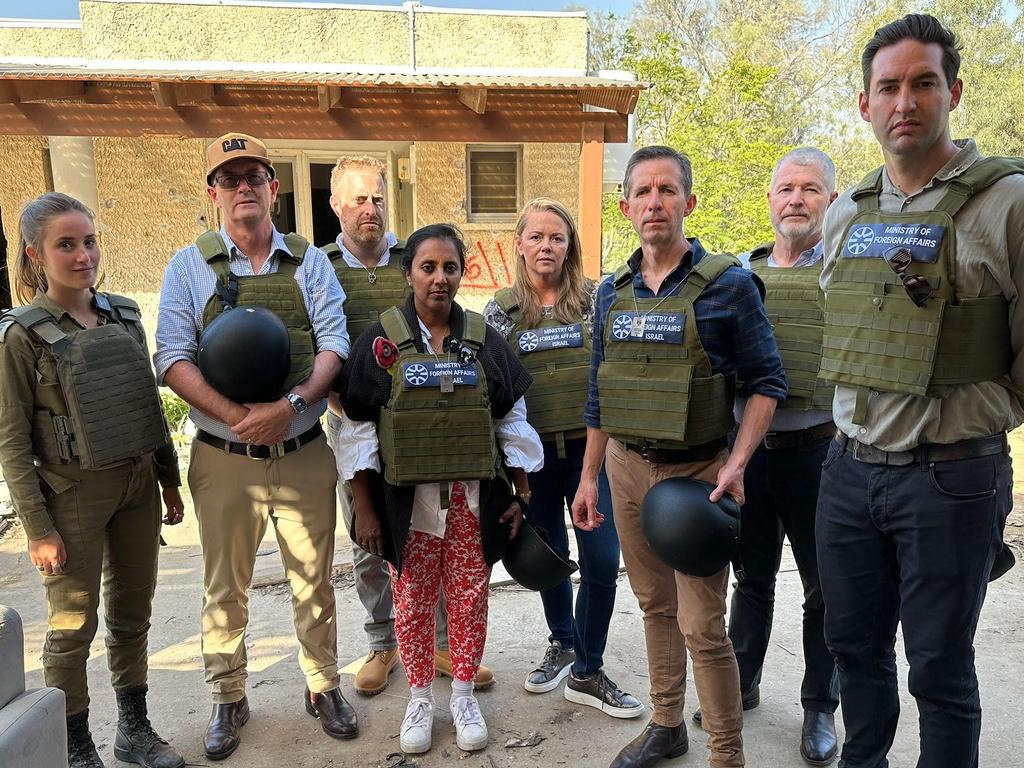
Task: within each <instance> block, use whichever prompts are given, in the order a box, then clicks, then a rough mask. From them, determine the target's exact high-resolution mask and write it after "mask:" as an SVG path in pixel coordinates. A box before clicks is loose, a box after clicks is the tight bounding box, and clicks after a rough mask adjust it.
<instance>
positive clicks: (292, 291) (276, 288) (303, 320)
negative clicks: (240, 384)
mask: <svg viewBox="0 0 1024 768" xmlns="http://www.w3.org/2000/svg"><path fill="white" fill-rule="evenodd" d="M284 239H285V244H286V245H287V246H288V251H289V253H288V254H287V255H285V254H281V256H280V260H279V263H278V267H277V272H274V273H272V274H268V275H246V276H241V277H240V276H236V275H233V274H232V273H231V269H230V266H229V263H228V255H227V249H226V248H225V246H224V240H223V239H222V238H221V236H220V233H218V232H206V233H204V234H203V235H201V236H200V237H199V239H198V240H196V245H197V246H198V247H199V252H200V253H201V254H202V255H203V258H204V259H206V261H207V263H208V264H209V265H210V269H212V270H213V271H214V273H215V274H216V275H217V283H218V287H219V288H220V287H222V286H224V285H225V284H226V283H227V282H228V281H230V283H231V284H232V286H233V288H232V291H231V292H232V297H231V298H232V300H233V306H239V307H240V306H256V307H265V308H266V309H269V310H270V311H271V312H273V313H274V314H275V315H277V316H278V317H279V318H281V321H282V322H283V323H284V324H285V326H286V327H287V328H288V339H289V342H290V343H291V370H290V372H289V373H288V378H287V379H286V380H285V383H284V387H283V388H282V391H281V394H282V395H284V394H285V393H286V392H289V391H290V390H291V389H292V388H293V387H295V386H296V385H298V384H301V383H302V382H304V381H306V380H307V379H308V378H309V377H310V376H311V375H312V374H313V362H314V360H315V358H316V346H315V344H314V339H313V328H312V325H311V323H310V321H309V313H308V311H307V310H306V302H305V300H304V299H303V298H302V290H301V289H300V288H299V284H298V283H297V282H296V281H295V271H296V269H297V268H298V265H299V264H301V263H302V260H303V257H304V256H305V253H306V249H307V248H308V247H309V242H308V241H307V240H306V239H305V238H303V237H301V236H299V235H295V234H289V235H285V236H284ZM296 254H298V255H296ZM223 311H224V304H223V301H222V300H221V298H220V297H219V296H218V294H217V292H214V294H213V295H212V296H210V298H209V299H208V300H207V302H206V307H205V308H204V311H203V325H204V327H205V326H207V325H209V324H210V323H211V322H213V319H214V318H215V317H217V315H219V314H220V313H221V312H223Z"/></svg>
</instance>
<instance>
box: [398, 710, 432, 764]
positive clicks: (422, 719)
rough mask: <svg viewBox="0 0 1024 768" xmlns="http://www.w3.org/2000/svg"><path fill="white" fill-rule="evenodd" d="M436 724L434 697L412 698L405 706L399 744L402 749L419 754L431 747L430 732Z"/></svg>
mask: <svg viewBox="0 0 1024 768" xmlns="http://www.w3.org/2000/svg"><path fill="white" fill-rule="evenodd" d="M433 725H434V701H433V700H432V699H410V700H409V706H407V707H406V708H405V719H404V720H402V730H401V732H400V735H399V738H398V744H399V746H400V747H401V749H402V751H403V752H405V753H407V754H410V755H418V754H419V753H420V752H426V751H427V750H428V749H430V736H431V734H430V732H431V729H432V728H433Z"/></svg>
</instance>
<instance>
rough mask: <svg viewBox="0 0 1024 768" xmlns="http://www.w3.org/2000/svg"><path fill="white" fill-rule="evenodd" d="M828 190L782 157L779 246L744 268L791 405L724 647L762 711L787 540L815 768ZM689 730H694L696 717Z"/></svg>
mask: <svg viewBox="0 0 1024 768" xmlns="http://www.w3.org/2000/svg"><path fill="white" fill-rule="evenodd" d="M835 186H836V172H835V166H834V165H833V164H832V160H831V159H830V158H829V156H828V155H826V154H825V153H824V152H822V151H821V150H820V149H816V148H814V147H800V148H799V149H794V150H792V151H790V152H788V153H786V154H785V155H784V156H783V157H782V158H781V159H780V160H779V161H778V163H776V164H775V170H774V172H773V173H772V181H771V186H770V188H769V189H768V207H769V209H770V211H771V220H772V229H774V230H775V239H774V240H773V241H772V242H770V243H766V244H765V245H761V246H759V247H757V248H755V249H754V250H753V251H752V252H750V254H748V255H746V256H744V257H741V260H743V261H745V265H746V266H748V267H749V268H750V269H751V270H753V271H754V272H756V273H757V275H758V276H759V277H760V278H761V279H762V280H763V281H764V283H765V287H766V288H767V291H768V293H767V297H766V299H765V307H766V309H767V311H768V317H769V319H770V320H771V322H772V326H773V327H774V329H775V340H776V342H777V343H778V345H779V352H781V354H782V362H783V364H784V365H785V368H786V378H787V380H788V382H789V395H788V396H787V397H786V399H785V401H783V402H782V403H781V404H780V405H779V407H778V409H777V410H776V411H775V415H774V417H773V418H772V423H771V426H770V427H769V428H768V432H767V433H766V434H765V436H764V439H763V440H762V441H761V445H760V447H759V448H758V449H757V451H756V452H755V453H754V455H753V457H752V458H751V460H750V463H749V464H748V465H747V473H746V484H747V503H746V505H745V506H744V507H743V528H742V531H741V534H740V547H739V555H738V558H737V563H736V577H737V583H736V591H735V592H734V593H733V596H732V606H731V611H730V614H729V637H730V639H731V640H732V644H733V648H734V649H735V651H736V661H737V663H738V664H739V668H740V690H741V691H742V693H743V708H744V709H745V710H749V709H753V708H754V707H756V706H757V705H758V703H759V702H760V692H759V686H760V682H761V671H762V668H763V666H764V658H765V652H766V651H767V650H768V639H769V637H770V635H771V629H772V612H773V608H774V604H775V577H776V574H777V573H778V572H779V564H780V561H781V557H782V541H783V537H788V538H789V542H790V545H791V546H792V549H793V556H794V558H795V559H796V564H797V569H798V570H799V572H800V580H801V582H803V591H804V605H803V646H804V679H803V685H802V687H801V690H800V703H801V704H802V706H803V709H804V724H803V730H802V733H801V739H800V754H801V755H802V756H803V758H804V760H806V761H807V762H808V763H810V764H812V765H827V764H828V763H830V762H832V760H833V759H834V758H835V755H836V750H837V746H836V728H835V719H834V714H833V713H834V712H835V710H836V707H837V706H838V705H839V684H838V677H837V675H836V668H835V662H834V661H833V660H832V656H831V654H830V653H829V651H828V648H827V647H826V646H825V636H824V621H825V605H824V601H823V600H822V596H821V586H820V584H819V583H818V563H817V559H816V557H815V551H814V511H815V507H816V506H817V502H818V482H819V480H820V477H821V463H822V461H824V459H825V452H826V451H827V450H828V445H829V441H830V440H831V438H832V437H833V436H834V435H835V431H836V428H835V424H833V422H832V394H833V391H834V388H833V387H832V386H831V385H830V384H828V383H827V382H824V381H822V380H820V379H819V378H818V368H819V364H820V361H821V341H822V328H823V315H822V303H821V300H820V288H819V285H818V282H819V279H820V277H821V267H822V243H821V228H822V224H823V222H824V220H825V211H826V210H827V209H828V206H829V204H830V203H831V202H832V201H833V200H835V199H836V192H835ZM745 407H746V400H745V399H744V398H739V399H737V402H736V420H737V421H739V422H740V423H742V422H743V412H744V409H745ZM694 720H695V721H696V722H697V723H700V720H701V713H700V710H697V713H696V714H695V715H694Z"/></svg>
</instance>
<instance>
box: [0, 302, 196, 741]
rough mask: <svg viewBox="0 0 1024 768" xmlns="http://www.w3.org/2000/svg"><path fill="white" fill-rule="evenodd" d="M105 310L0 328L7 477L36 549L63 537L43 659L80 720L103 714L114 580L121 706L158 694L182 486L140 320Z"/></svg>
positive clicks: (52, 579) (59, 313) (32, 307)
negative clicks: (98, 668)
mask: <svg viewBox="0 0 1024 768" xmlns="http://www.w3.org/2000/svg"><path fill="white" fill-rule="evenodd" d="M93 301H94V306H95V309H96V312H97V314H98V316H99V324H98V326H97V327H96V328H92V329H84V328H83V327H82V326H81V325H79V324H78V322H77V321H76V320H74V319H73V318H72V317H71V315H70V314H69V313H68V312H67V311H65V310H64V308H63V307H61V306H60V305H59V304H57V303H56V302H55V301H53V300H52V299H50V298H49V297H48V296H46V294H44V293H38V294H37V295H36V297H35V299H34V300H33V301H32V303H31V304H29V305H27V306H24V307H17V308H15V309H12V310H9V311H8V312H7V313H5V314H4V315H2V316H0V465H2V466H3V473H4V477H5V479H6V480H7V484H8V487H9V488H10V492H11V499H12V501H13V503H14V508H15V511H16V512H17V513H18V516H19V518H20V519H21V521H22V523H23V524H24V527H25V533H26V535H27V536H28V538H29V539H40V538H43V537H44V536H47V535H48V534H50V533H51V532H52V531H54V530H56V531H57V532H58V533H59V534H60V536H61V539H62V540H63V542H64V547H65V550H66V553H67V561H66V564H65V566H64V568H63V572H61V573H55V574H51V575H47V576H45V578H44V580H43V581H44V585H45V588H46V597H47V602H48V604H49V629H48V631H47V634H46V641H45V643H44V645H43V656H42V660H43V674H44V677H45V679H46V684H47V685H50V686H54V687H57V688H60V689H61V690H63V691H64V692H65V695H66V696H67V714H68V716H69V718H70V719H73V718H74V717H75V716H78V715H83V714H85V713H87V712H88V708H89V693H88V686H87V682H86V661H87V660H88V657H89V645H90V643H91V642H92V640H93V637H94V636H95V634H96V629H97V624H98V619H97V609H98V607H99V602H100V582H101V578H102V581H103V596H104V607H105V617H104V621H105V624H106V628H107V658H108V665H109V667H110V676H111V682H112V684H113V687H114V690H115V691H116V692H118V695H119V703H121V698H122V697H123V695H124V694H125V693H126V692H127V693H131V692H139V693H141V694H144V692H145V690H146V678H147V670H148V664H147V638H148V633H149V621H150V614H151V610H152V603H153V592H154V589H155V586H156V575H157V553H158V550H159V540H160V525H161V521H160V518H161V504H160V486H163V487H164V488H176V487H177V486H179V485H180V484H181V481H180V478H179V474H178V462H177V456H176V454H175V451H174V446H173V444H172V443H171V440H170V436H169V435H168V432H167V427H166V424H165V421H164V417H163V411H162V408H161V405H160V399H159V396H158V394H157V389H156V383H155V381H154V379H153V372H152V369H151V368H150V364H149V358H148V354H147V352H146V339H145V334H144V332H143V329H142V324H141V315H140V312H139V307H138V305H137V304H135V302H133V301H132V300H130V299H127V298H125V297H122V296H115V295H113V294H105V293H95V294H94V297H93ZM86 722H87V718H84V717H83V718H82V724H83V725H85V723H86ZM147 725H148V723H147ZM86 736H87V732H86ZM116 747H117V745H115V749H116ZM175 757H176V756H175ZM178 759H179V760H180V758H178Z"/></svg>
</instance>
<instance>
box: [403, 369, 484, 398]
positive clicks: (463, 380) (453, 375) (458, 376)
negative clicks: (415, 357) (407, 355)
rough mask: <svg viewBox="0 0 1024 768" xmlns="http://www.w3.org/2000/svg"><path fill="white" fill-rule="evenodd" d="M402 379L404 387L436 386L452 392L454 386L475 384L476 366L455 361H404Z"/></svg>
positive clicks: (443, 390)
mask: <svg viewBox="0 0 1024 768" xmlns="http://www.w3.org/2000/svg"><path fill="white" fill-rule="evenodd" d="M402 381H403V382H404V383H405V388H406V389H419V388H421V387H436V388H438V389H440V390H441V391H442V392H454V391H455V387H475V386H476V384H477V375H476V366H475V365H472V366H463V365H462V364H461V363H458V362H455V361H452V362H448V361H429V362H422V363H406V364H405V365H403V366H402Z"/></svg>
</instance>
